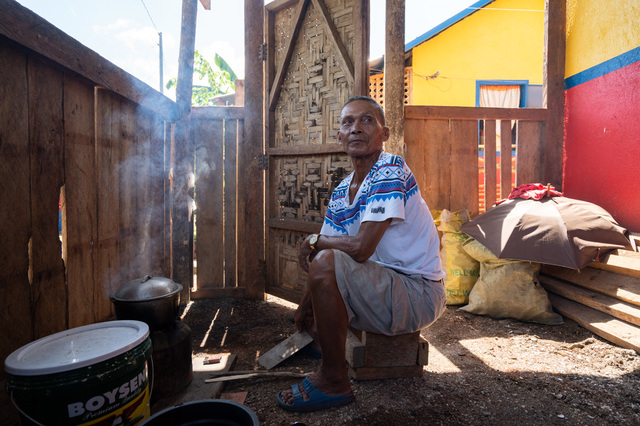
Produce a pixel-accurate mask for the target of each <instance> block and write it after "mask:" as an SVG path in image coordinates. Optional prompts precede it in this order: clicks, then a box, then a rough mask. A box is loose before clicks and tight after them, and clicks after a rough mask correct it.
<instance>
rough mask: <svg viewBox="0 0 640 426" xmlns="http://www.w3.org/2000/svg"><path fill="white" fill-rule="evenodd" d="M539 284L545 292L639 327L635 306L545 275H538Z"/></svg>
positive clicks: (638, 311)
mask: <svg viewBox="0 0 640 426" xmlns="http://www.w3.org/2000/svg"><path fill="white" fill-rule="evenodd" d="M540 282H541V283H542V285H543V287H544V288H545V289H546V290H547V291H550V292H552V293H554V294H557V295H558V296H562V297H564V298H566V299H569V300H573V301H574V302H577V303H580V304H582V305H585V306H588V307H590V308H593V309H596V310H598V311H600V312H604V313H605V314H608V315H611V316H612V317H615V318H618V319H621V320H623V321H626V322H628V323H631V324H635V325H637V326H640V308H639V307H638V306H636V305H633V304H631V303H627V302H623V301H621V300H618V299H616V298H613V297H609V296H605V295H603V294H599V293H596V292H594V291H591V290H587V289H585V288H582V287H578V286H576V285H573V284H570V283H567V282H566V281H561V280H557V279H555V278H552V277H549V276H546V275H540Z"/></svg>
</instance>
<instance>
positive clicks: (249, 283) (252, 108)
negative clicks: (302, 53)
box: [237, 0, 287, 299]
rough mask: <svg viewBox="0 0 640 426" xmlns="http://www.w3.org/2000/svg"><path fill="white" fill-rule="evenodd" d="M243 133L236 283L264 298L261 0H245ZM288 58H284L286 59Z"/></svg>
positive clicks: (251, 293)
mask: <svg viewBox="0 0 640 426" xmlns="http://www.w3.org/2000/svg"><path fill="white" fill-rule="evenodd" d="M244 19H245V24H244V28H245V43H244V45H245V49H244V51H245V60H244V63H245V90H246V93H250V94H251V95H250V96H247V97H246V98H245V103H244V112H245V119H244V121H245V122H244V131H245V137H244V139H243V140H242V141H241V142H240V144H239V146H238V170H239V171H241V172H240V173H241V174H242V178H239V179H238V213H239V214H238V228H237V229H238V251H237V253H238V283H239V285H240V286H244V287H245V288H246V289H247V297H249V298H254V299H264V294H265V293H264V286H265V279H264V278H265V277H264V273H263V270H262V269H263V265H264V221H263V219H262V218H263V212H264V208H263V197H264V190H263V183H264V179H265V177H264V171H263V170H261V169H260V166H259V164H258V158H259V157H260V155H262V153H263V152H264V141H263V135H264V122H263V119H262V117H263V107H264V105H263V101H264V95H263V93H264V91H263V90H264V89H263V87H264V86H263V73H262V69H263V62H262V60H261V59H260V58H259V57H258V55H256V52H258V49H261V48H262V44H263V36H264V1H263V0H245V2H244ZM285 62H287V61H285Z"/></svg>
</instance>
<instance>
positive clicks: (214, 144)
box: [191, 107, 246, 299]
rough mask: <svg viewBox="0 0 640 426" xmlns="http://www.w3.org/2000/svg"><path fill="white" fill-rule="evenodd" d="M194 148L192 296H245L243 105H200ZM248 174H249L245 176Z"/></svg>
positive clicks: (194, 115) (194, 125)
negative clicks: (240, 250) (241, 270)
mask: <svg viewBox="0 0 640 426" xmlns="http://www.w3.org/2000/svg"><path fill="white" fill-rule="evenodd" d="M191 132H192V139H193V141H194V143H193V145H194V148H195V152H194V158H195V205H196V213H195V234H194V235H195V253H194V257H195V264H196V268H195V275H196V280H195V285H194V289H193V290H194V291H192V293H191V298H194V299H195V298H203V297H218V296H223V295H244V288H243V286H239V285H238V273H237V267H238V260H237V255H238V254H237V242H238V232H242V231H243V230H242V229H238V223H237V212H238V210H237V209H238V198H237V188H238V177H239V173H238V169H237V164H238V148H239V146H241V145H242V141H243V139H244V108H242V107H199V108H193V109H192V114H191ZM241 176H243V177H246V175H241Z"/></svg>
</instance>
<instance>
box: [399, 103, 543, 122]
mask: <svg viewBox="0 0 640 426" xmlns="http://www.w3.org/2000/svg"><path fill="white" fill-rule="evenodd" d="M404 114H405V118H407V119H424V118H429V119H446V120H448V119H460V120H531V121H544V120H545V119H546V118H547V114H548V113H547V110H546V109H543V108H488V107H456V106H431V105H430V106H424V105H406V106H405V112H404Z"/></svg>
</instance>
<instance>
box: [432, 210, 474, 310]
mask: <svg viewBox="0 0 640 426" xmlns="http://www.w3.org/2000/svg"><path fill="white" fill-rule="evenodd" d="M431 215H432V216H433V219H434V221H435V223H436V226H437V228H438V231H441V232H442V239H441V242H442V245H441V248H440V260H441V261H442V266H443V268H444V270H445V272H446V273H447V276H446V277H445V289H446V291H447V305H462V304H465V303H469V293H470V292H471V289H472V288H473V286H474V284H475V283H476V280H477V279H478V276H479V275H480V263H479V262H478V261H477V260H475V259H474V258H472V257H471V256H469V255H468V254H467V252H466V251H464V249H463V248H462V243H464V242H465V241H466V240H467V239H468V238H469V236H468V235H467V234H465V233H464V232H460V228H461V227H462V225H463V224H464V223H465V222H467V221H469V211H468V210H461V211H458V212H455V213H452V212H450V211H449V210H447V209H444V210H442V211H438V210H434V211H432V212H431Z"/></svg>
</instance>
